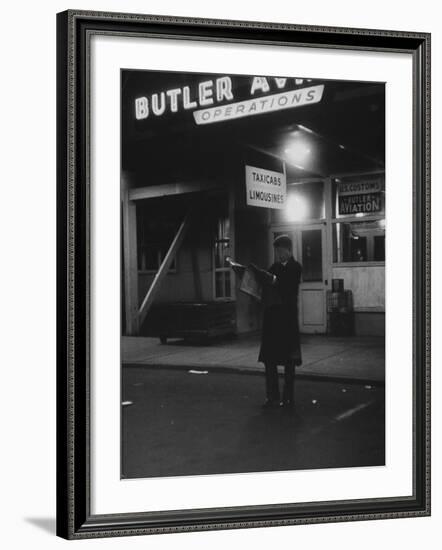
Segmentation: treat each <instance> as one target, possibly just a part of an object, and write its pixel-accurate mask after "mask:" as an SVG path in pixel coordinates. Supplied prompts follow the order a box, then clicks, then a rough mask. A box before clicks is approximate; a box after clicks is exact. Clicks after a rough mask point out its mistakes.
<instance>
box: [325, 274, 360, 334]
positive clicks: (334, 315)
mask: <svg viewBox="0 0 442 550" xmlns="http://www.w3.org/2000/svg"><path fill="white" fill-rule="evenodd" d="M335 280H342V279H335ZM354 324H355V323H354V311H353V293H352V291H351V290H343V291H340V292H334V291H333V290H328V291H327V332H328V334H331V335H332V336H353V335H354Z"/></svg>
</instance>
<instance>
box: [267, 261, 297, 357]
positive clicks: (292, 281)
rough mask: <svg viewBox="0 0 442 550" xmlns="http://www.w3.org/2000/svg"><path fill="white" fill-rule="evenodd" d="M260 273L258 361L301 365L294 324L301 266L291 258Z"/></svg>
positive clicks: (295, 324)
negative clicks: (266, 272)
mask: <svg viewBox="0 0 442 550" xmlns="http://www.w3.org/2000/svg"><path fill="white" fill-rule="evenodd" d="M268 273H271V274H272V275H274V276H275V278H273V277H269V276H266V275H265V272H264V273H262V276H261V281H262V283H263V297H262V300H263V308H264V311H263V326H262V335H261V348H260V350H259V357H258V361H261V362H263V363H274V364H277V365H287V366H288V365H294V366H296V365H301V364H302V356H301V346H300V338H299V323H298V290H299V283H300V282H301V275H302V267H301V264H300V263H299V262H297V261H296V260H295V259H294V258H293V256H291V257H290V259H289V260H288V261H287V263H286V264H285V265H283V264H281V263H279V262H278V263H274V264H273V265H272V266H271V267H270V268H269V270H268Z"/></svg>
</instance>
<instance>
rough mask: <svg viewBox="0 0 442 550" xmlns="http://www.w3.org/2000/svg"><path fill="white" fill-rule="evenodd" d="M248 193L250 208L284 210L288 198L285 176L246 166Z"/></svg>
mask: <svg viewBox="0 0 442 550" xmlns="http://www.w3.org/2000/svg"><path fill="white" fill-rule="evenodd" d="M246 193H247V195H246V202H247V204H248V205H249V206H261V207H264V208H277V209H282V208H284V207H285V203H286V198H287V185H286V177H285V174H282V173H280V172H274V171H273V170H265V169H264V168H256V167H255V166H246Z"/></svg>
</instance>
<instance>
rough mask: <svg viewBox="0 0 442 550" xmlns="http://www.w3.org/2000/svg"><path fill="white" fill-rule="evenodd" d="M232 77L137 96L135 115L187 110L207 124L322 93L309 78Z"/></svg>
mask: <svg viewBox="0 0 442 550" xmlns="http://www.w3.org/2000/svg"><path fill="white" fill-rule="evenodd" d="M234 78H235V77H230V76H222V77H218V78H215V79H212V80H206V81H203V82H199V83H196V84H194V85H192V86H182V87H177V88H171V89H168V90H163V91H158V92H155V93H153V94H151V95H148V96H140V97H137V98H136V99H135V119H136V120H137V121H141V120H146V119H150V118H158V117H162V116H163V115H167V114H168V113H170V114H171V115H173V114H175V113H179V112H186V111H190V112H192V113H193V117H194V120H195V122H196V124H198V125H201V124H210V123H213V122H221V121H225V120H232V119H237V118H242V117H246V116H252V115H258V114H263V113H268V112H272V111H280V110H282V109H290V108H293V107H301V106H303V105H311V104H315V103H318V102H319V101H321V99H322V96H323V93H324V85H323V84H319V85H310V86H307V87H305V86H306V84H307V85H308V84H309V83H310V82H311V79H302V78H301V79H299V78H277V77H271V78H270V77H258V76H254V77H250V79H247V80H245V82H248V84H246V85H244V77H241V80H240V81H238V82H237V81H236V80H235V79H234ZM293 86H295V88H293ZM303 86H304V87H303Z"/></svg>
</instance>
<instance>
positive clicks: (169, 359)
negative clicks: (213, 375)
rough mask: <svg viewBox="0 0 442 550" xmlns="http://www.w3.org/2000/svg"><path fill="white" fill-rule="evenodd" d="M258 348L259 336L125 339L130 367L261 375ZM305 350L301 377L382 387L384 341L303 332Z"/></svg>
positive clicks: (299, 370)
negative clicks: (380, 384)
mask: <svg viewBox="0 0 442 550" xmlns="http://www.w3.org/2000/svg"><path fill="white" fill-rule="evenodd" d="M259 345H260V336H259V334H250V335H241V336H238V337H237V338H230V339H226V338H224V339H222V338H220V339H212V340H210V341H209V342H197V341H193V342H192V341H184V340H171V341H169V342H168V343H167V344H166V345H162V344H160V342H159V340H158V338H145V337H123V338H122V340H121V359H122V363H123V364H125V365H149V366H152V367H170V368H185V369H191V368H208V369H210V370H213V369H217V370H224V371H238V370H240V371H257V372H261V373H262V372H263V371H264V366H263V365H262V363H258V353H259ZM301 350H302V359H303V364H302V366H301V367H297V369H296V373H297V376H298V377H305V378H315V379H317V378H319V379H325V380H329V379H333V380H358V381H360V382H368V383H371V382H374V383H377V384H379V383H384V381H385V338H384V337H368V336H365V337H335V336H328V335H305V334H303V335H301Z"/></svg>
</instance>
